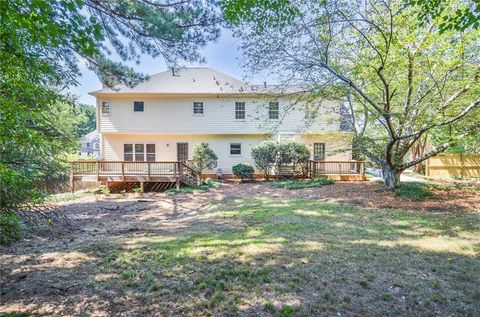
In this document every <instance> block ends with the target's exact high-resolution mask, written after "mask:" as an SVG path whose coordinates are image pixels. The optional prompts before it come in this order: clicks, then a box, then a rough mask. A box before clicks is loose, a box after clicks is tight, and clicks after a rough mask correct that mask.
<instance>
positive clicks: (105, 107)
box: [102, 101, 110, 116]
mask: <svg viewBox="0 0 480 317" xmlns="http://www.w3.org/2000/svg"><path fill="white" fill-rule="evenodd" d="M102 115H104V116H109V115H110V101H102Z"/></svg>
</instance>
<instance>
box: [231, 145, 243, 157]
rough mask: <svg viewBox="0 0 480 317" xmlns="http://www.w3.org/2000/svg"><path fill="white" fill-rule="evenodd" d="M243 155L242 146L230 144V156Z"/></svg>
mask: <svg viewBox="0 0 480 317" xmlns="http://www.w3.org/2000/svg"><path fill="white" fill-rule="evenodd" d="M241 154H242V144H241V143H230V155H241Z"/></svg>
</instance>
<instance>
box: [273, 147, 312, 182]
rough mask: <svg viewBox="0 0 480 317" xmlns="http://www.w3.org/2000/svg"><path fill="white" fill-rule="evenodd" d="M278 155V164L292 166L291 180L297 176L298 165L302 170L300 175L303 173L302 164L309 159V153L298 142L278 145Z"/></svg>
mask: <svg viewBox="0 0 480 317" xmlns="http://www.w3.org/2000/svg"><path fill="white" fill-rule="evenodd" d="M278 148H279V150H278V153H279V156H280V158H279V159H278V162H279V164H291V165H292V178H294V177H295V175H296V174H297V167H298V165H300V166H301V168H302V174H303V173H304V165H305V164H304V163H306V162H307V160H308V158H309V157H310V151H309V150H308V148H307V146H306V145H305V144H303V143H300V142H293V141H292V142H283V143H279V144H278Z"/></svg>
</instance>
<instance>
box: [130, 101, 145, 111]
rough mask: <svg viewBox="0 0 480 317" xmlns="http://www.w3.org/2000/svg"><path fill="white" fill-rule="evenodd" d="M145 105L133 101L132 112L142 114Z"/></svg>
mask: <svg viewBox="0 0 480 317" xmlns="http://www.w3.org/2000/svg"><path fill="white" fill-rule="evenodd" d="M144 111H145V103H144V102H143V101H134V102H133V112H144Z"/></svg>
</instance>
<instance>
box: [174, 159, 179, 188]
mask: <svg viewBox="0 0 480 317" xmlns="http://www.w3.org/2000/svg"><path fill="white" fill-rule="evenodd" d="M177 165H178V167H179V166H180V162H175V163H174V164H173V174H175V188H176V189H177V190H179V189H180V177H179V170H180V169H179V168H177Z"/></svg>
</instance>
